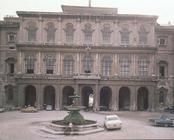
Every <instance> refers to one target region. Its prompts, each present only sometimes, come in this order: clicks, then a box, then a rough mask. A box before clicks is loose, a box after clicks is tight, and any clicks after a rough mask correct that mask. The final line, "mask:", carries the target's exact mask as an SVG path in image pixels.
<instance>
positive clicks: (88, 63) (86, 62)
mask: <svg viewBox="0 0 174 140" xmlns="http://www.w3.org/2000/svg"><path fill="white" fill-rule="evenodd" d="M83 67H84V72H85V73H91V71H92V67H93V65H92V58H91V56H89V55H86V56H85V57H84V59H83Z"/></svg>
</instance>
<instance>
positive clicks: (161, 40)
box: [158, 36, 167, 47]
mask: <svg viewBox="0 0 174 140" xmlns="http://www.w3.org/2000/svg"><path fill="white" fill-rule="evenodd" d="M158 45H159V47H164V46H166V45H167V36H164V37H163V36H162V37H158Z"/></svg>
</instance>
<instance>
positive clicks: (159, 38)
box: [0, 5, 174, 111]
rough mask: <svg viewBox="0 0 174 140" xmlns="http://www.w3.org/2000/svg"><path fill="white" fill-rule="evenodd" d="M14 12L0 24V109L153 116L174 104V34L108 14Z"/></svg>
mask: <svg viewBox="0 0 174 140" xmlns="http://www.w3.org/2000/svg"><path fill="white" fill-rule="evenodd" d="M62 10H63V12H28V11H17V15H18V17H17V18H12V17H6V18H4V20H3V21H1V22H0V66H1V68H0V83H1V84H0V106H1V107H23V106H27V105H32V106H37V107H38V108H41V109H44V108H45V106H46V105H52V106H53V108H54V109H63V107H64V105H70V104H72V101H71V100H70V99H69V98H68V96H70V95H73V94H74V93H76V94H78V95H79V96H80V97H81V98H80V101H79V103H78V104H79V105H82V106H86V107H89V106H92V107H93V109H94V110H100V109H107V110H113V111H114V110H130V111H136V110H149V111H154V110H160V109H162V108H164V107H167V106H171V105H173V103H174V63H173V60H174V26H172V25H167V26H161V25H159V24H158V23H157V21H156V20H157V18H158V17H157V16H153V15H132V14H119V13H118V10H117V9H116V8H99V7H78V6H65V5H64V6H62Z"/></svg>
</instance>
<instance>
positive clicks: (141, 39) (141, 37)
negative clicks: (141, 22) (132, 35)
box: [138, 26, 148, 45]
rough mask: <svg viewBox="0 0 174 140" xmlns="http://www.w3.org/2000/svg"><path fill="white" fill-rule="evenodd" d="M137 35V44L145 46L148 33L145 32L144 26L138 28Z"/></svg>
mask: <svg viewBox="0 0 174 140" xmlns="http://www.w3.org/2000/svg"><path fill="white" fill-rule="evenodd" d="M138 33H139V44H141V45H143V44H147V41H148V40H147V35H148V32H147V31H146V28H145V27H144V26H140V30H139V32H138Z"/></svg>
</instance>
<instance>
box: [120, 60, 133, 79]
mask: <svg viewBox="0 0 174 140" xmlns="http://www.w3.org/2000/svg"><path fill="white" fill-rule="evenodd" d="M119 63H120V75H121V76H128V75H129V74H130V63H131V61H130V59H129V58H121V59H120V61H119Z"/></svg>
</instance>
